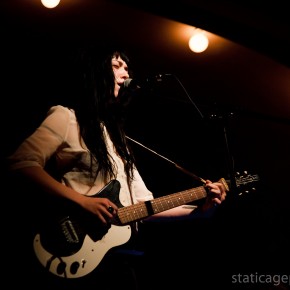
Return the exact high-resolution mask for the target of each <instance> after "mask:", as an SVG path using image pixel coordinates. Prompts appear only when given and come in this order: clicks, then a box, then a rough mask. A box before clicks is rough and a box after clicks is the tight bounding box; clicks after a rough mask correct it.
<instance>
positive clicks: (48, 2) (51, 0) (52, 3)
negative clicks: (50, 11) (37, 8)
mask: <svg viewBox="0 0 290 290" xmlns="http://www.w3.org/2000/svg"><path fill="white" fill-rule="evenodd" d="M59 2H60V0H41V3H42V5H43V6H45V7H46V8H54V7H56V6H57V5H58V4H59Z"/></svg>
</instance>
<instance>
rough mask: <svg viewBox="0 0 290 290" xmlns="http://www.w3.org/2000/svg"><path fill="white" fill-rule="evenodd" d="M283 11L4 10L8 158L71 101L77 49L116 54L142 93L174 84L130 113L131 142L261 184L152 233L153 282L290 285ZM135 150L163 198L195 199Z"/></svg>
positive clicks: (289, 45)
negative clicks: (211, 38)
mask: <svg viewBox="0 0 290 290" xmlns="http://www.w3.org/2000/svg"><path fill="white" fill-rule="evenodd" d="M135 2H138V3H137V4H136V3H135ZM280 2H281V1H275V3H271V5H270V4H269V5H268V4H266V3H264V2H262V1H255V4H253V3H252V2H250V1H249V2H247V1H235V3H234V4H233V3H228V2H227V1H219V3H216V1H202V3H201V1H185V0H182V1H178V3H166V4H164V3H163V1H162V2H161V1H149V0H148V1H93V0H87V1H74V2H70V1H68V0H63V1H61V3H60V5H59V7H57V8H55V9H52V10H49V9H46V8H44V7H42V5H41V3H40V1H20V0H17V1H16V0H14V1H6V2H1V4H0V12H1V15H0V16H1V28H0V31H1V72H2V74H1V75H2V77H1V80H2V81H1V94H2V98H1V102H2V114H1V118H2V122H1V124H2V128H1V131H2V136H3V138H2V142H1V145H2V149H1V158H5V157H6V156H7V155H9V154H10V153H11V152H13V150H15V148H16V147H17V145H18V144H19V142H20V141H22V139H23V138H24V137H26V136H27V135H28V134H30V133H31V132H32V131H33V130H34V129H35V128H36V126H37V125H38V124H39V122H40V121H41V120H42V119H43V117H44V115H45V113H46V111H47V109H48V107H49V106H50V105H52V104H56V103H60V102H61V101H62V100H64V99H65V98H69V95H70V89H71V86H70V85H71V83H70V73H71V67H70V65H71V63H70V61H71V56H72V54H73V53H74V52H75V51H76V50H77V49H78V48H79V47H82V46H83V45H86V44H89V43H92V42H94V43H98V42H103V41H107V42H110V41H113V42H120V43H121V44H122V45H123V46H124V47H126V49H127V51H128V52H129V54H130V56H131V58H132V59H133V61H134V63H135V68H134V69H135V75H136V78H137V79H140V80H141V79H145V78H146V77H148V76H152V75H156V74H159V73H160V74H162V75H164V74H165V76H164V77H163V78H162V80H161V81H160V82H153V83H152V86H151V88H150V90H149V91H146V92H145V93H146V94H143V93H140V95H138V97H137V98H136V100H135V101H134V103H133V104H132V107H131V108H132V110H131V111H130V113H129V116H128V120H129V122H128V128H127V129H128V135H129V136H130V137H132V138H134V139H136V140H137V141H139V142H141V143H143V144H144V145H146V146H149V147H150V148H151V149H152V150H154V151H156V152H158V153H159V154H161V155H162V156H165V157H166V158H168V159H169V160H170V161H173V163H177V164H178V165H180V166H182V167H184V168H186V169H187V170H189V171H191V172H193V173H195V174H197V175H198V176H200V177H202V178H205V179H206V178H210V179H212V180H217V179H219V178H220V177H225V178H226V179H228V180H229V179H232V178H233V174H234V173H235V172H241V173H242V174H244V173H243V171H244V170H246V171H248V173H249V174H250V176H252V175H254V176H257V175H258V177H259V182H254V183H249V184H247V185H249V186H246V187H245V188H244V187H243V188H241V190H242V191H243V194H242V195H239V192H240V189H238V190H234V188H233V190H232V191H231V192H230V193H229V195H228V199H227V201H226V202H225V203H224V205H223V206H222V207H221V208H219V209H218V212H217V216H216V218H215V219H214V220H211V221H208V220H206V221H202V222H201V221H199V222H197V223H190V224H187V223H186V224H183V225H182V226H181V224H179V223H177V224H176V225H175V224H173V225H170V226H169V225H155V226H149V227H145V228H144V231H145V233H147V235H144V243H145V244H146V246H148V248H150V250H151V253H152V256H153V257H154V258H155V256H154V255H155V254H158V255H157V257H158V262H153V263H152V264H151V265H150V266H152V267H153V269H154V275H153V277H156V278H159V277H160V278H161V279H160V281H162V282H160V283H164V284H163V285H166V286H167V285H170V283H171V280H170V281H169V282H168V277H170V278H171V277H174V280H176V281H178V282H179V283H181V285H183V286H186V287H187V286H190V285H195V284H196V285H199V284H200V287H201V285H202V284H204V285H207V283H208V281H209V280H210V281H212V282H213V284H214V285H217V284H219V283H220V282H221V281H223V282H225V283H226V284H228V285H230V287H232V288H233V284H232V283H231V276H232V275H233V274H236V273H255V272H258V273H270V274H277V275H282V274H288V275H289V266H288V264H289V238H288V232H289V221H290V219H289V212H290V208H289V202H290V198H289V194H290V191H289V186H288V181H289V161H290V156H289V148H290V130H289V129H290V128H289V127H290V118H289V116H290V86H289V83H290V82H289V81H290V68H289V65H290V61H289V56H288V52H289V49H290V39H289V35H290V34H289V33H290V25H289V17H288V16H287V9H286V7H285V4H283V3H282V2H281V3H280ZM183 24H184V25H185V24H186V25H192V26H197V27H200V28H203V29H205V30H207V31H209V32H211V33H214V34H217V35H218V37H220V40H221V43H222V44H219V46H218V47H214V45H212V46H211V43H210V46H209V48H208V50H207V51H206V52H204V53H203V54H200V55H197V54H193V53H192V52H190V51H189V50H188V48H187V46H186V45H187V44H186V42H185V41H184V43H182V42H180V41H179V40H177V39H176V38H175V36H174V30H173V27H175V25H177V26H178V25H183ZM132 146H133V147H134V150H135V152H136V156H137V163H138V166H139V169H140V171H141V174H142V175H143V177H144V180H145V181H146V183H147V185H148V187H149V188H150V189H151V190H152V191H153V192H154V194H155V196H156V197H157V196H161V195H164V194H169V193H173V192H177V191H180V190H183V189H187V188H191V187H193V186H195V185H196V182H195V181H194V180H192V178H191V177H189V176H187V175H185V174H184V173H182V172H180V171H179V170H177V169H176V167H175V166H174V165H173V164H172V162H168V161H166V160H165V159H164V158H160V157H158V156H157V155H154V154H152V153H150V152H149V151H146V150H144V149H142V148H141V147H139V146H138V145H135V144H133V145H132ZM4 176H5V175H4ZM232 185H233V184H232ZM252 185H254V186H255V187H256V190H255V191H253V190H250V189H251V187H252ZM8 186H9V188H11V187H12V188H13V184H9V185H8ZM248 189H249V190H250V192H248V193H247V192H245V191H246V190H248ZM22 193H25V194H27V193H26V192H25V189H23V192H22ZM8 207H9V205H8ZM17 221H18V222H19V220H18V219H17ZM17 224H18V223H17ZM20 224H21V223H20ZM21 229H23V228H22V227H21ZM20 240H21V239H20ZM170 263H173V264H174V265H172V266H171V265H170V266H169V264H170ZM183 263H192V267H189V269H190V270H188V271H187V270H186V268H185V267H183V266H181V264H183ZM194 272H195V273H196V277H197V278H196V277H195V276H194ZM184 277H185V278H184ZM248 286H249V285H240V287H241V288H240V289H248V288H247V287H248ZM255 286H257V287H259V286H261V285H255ZM262 286H263V285H262ZM264 286H265V285H264ZM205 287H206V286H205Z"/></svg>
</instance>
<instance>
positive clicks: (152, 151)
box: [126, 136, 206, 184]
mask: <svg viewBox="0 0 290 290" xmlns="http://www.w3.org/2000/svg"><path fill="white" fill-rule="evenodd" d="M126 138H127V139H128V140H130V141H132V142H134V143H136V144H137V145H139V146H141V147H142V148H145V149H146V150H148V151H149V152H151V153H153V154H155V155H157V156H158V157H161V158H162V159H165V160H166V161H168V162H170V163H171V164H173V165H174V166H175V167H176V168H177V169H178V170H180V171H182V172H183V173H185V174H187V175H189V176H191V177H193V178H194V179H195V180H198V181H201V182H202V183H204V184H205V183H206V181H205V179H203V178H201V177H199V176H197V175H196V174H194V173H192V172H190V171H188V170H186V169H184V168H183V167H181V166H180V165H178V164H176V163H175V162H173V161H171V160H170V159H168V158H167V157H165V156H163V155H161V154H159V153H157V152H156V151H154V150H152V149H150V148H149V147H146V146H145V145H143V144H142V143H140V142H138V141H136V140H134V139H133V138H131V137H129V136H126Z"/></svg>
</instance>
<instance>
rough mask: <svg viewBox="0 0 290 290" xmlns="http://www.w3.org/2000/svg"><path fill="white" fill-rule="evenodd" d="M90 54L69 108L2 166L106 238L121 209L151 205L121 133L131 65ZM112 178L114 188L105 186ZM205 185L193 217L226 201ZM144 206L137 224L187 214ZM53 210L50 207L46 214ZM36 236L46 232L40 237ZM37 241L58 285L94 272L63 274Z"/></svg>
mask: <svg viewBox="0 0 290 290" xmlns="http://www.w3.org/2000/svg"><path fill="white" fill-rule="evenodd" d="M91 52H93V51H89V52H87V53H86V54H83V56H82V62H81V63H82V69H81V70H80V72H81V76H82V82H80V83H81V84H82V86H81V87H79V89H80V90H76V94H79V98H78V100H77V102H75V103H74V104H73V102H72V104H71V106H70V107H66V106H63V105H56V106H53V107H51V108H50V109H49V111H48V114H47V116H46V118H45V119H44V121H43V122H42V123H41V124H40V126H39V127H38V128H37V129H36V130H35V132H34V133H33V134H32V135H31V136H29V137H28V138H27V139H26V140H24V141H23V143H22V144H21V145H20V146H19V147H18V149H17V150H16V151H15V153H14V154H12V155H11V156H10V157H9V166H10V169H11V170H12V171H14V172H17V174H18V175H20V176H21V177H22V178H24V179H25V180H27V181H28V182H29V183H30V184H34V185H36V186H37V188H39V189H41V191H42V192H44V193H46V194H47V195H48V196H51V197H56V198H57V200H59V198H61V200H66V201H68V202H69V203H70V204H73V205H77V206H78V208H81V209H82V210H84V211H83V212H82V214H81V215H82V216H84V215H86V214H85V213H89V218H88V219H86V220H85V221H86V222H87V221H88V222H90V220H94V219H97V223H98V222H100V223H101V224H102V227H103V229H104V236H106V238H107V237H110V235H111V232H110V231H112V227H111V224H114V222H117V223H119V222H120V215H119V213H120V207H121V206H122V207H127V206H129V205H131V204H138V203H144V202H145V201H148V200H152V199H153V198H154V196H153V194H152V192H151V191H150V190H149V189H148V188H147V187H146V185H145V183H144V181H143V180H142V177H141V176H140V174H139V172H138V169H137V168H136V166H135V160H134V156H133V153H132V151H131V149H130V146H129V144H127V139H126V134H125V132H124V120H125V118H124V117H125V112H126V111H125V109H126V105H127V104H128V101H129V99H130V92H129V91H128V90H126V89H125V88H124V85H123V84H124V82H125V80H126V79H128V78H129V77H132V74H131V72H130V70H129V69H130V61H129V59H128V57H127V56H126V55H125V54H124V53H123V52H121V51H119V50H110V51H108V52H106V53H103V52H100V51H95V52H93V53H91ZM96 52H97V53H96ZM112 181H114V184H113V187H112V188H111V185H112ZM205 187H206V188H207V190H208V194H207V195H206V198H205V200H204V203H203V204H202V206H201V209H200V212H206V211H208V210H209V209H211V208H213V207H214V206H215V205H217V204H220V203H221V202H222V201H223V200H224V199H225V197H226V190H225V186H224V184H222V183H220V182H214V183H213V182H211V181H209V180H207V181H205ZM107 189H109V190H107ZM104 193H105V194H104ZM96 194H97V195H96ZM92 196H93V197H94V198H92ZM148 205H149V204H148V203H146V207H147V210H148V213H149V214H148V215H149V216H148V217H147V215H145V216H144V218H143V216H141V218H136V221H137V220H140V219H143V220H145V217H146V220H148V221H149V220H155V219H156V220H157V219H162V220H164V219H167V218H170V219H172V218H185V219H186V218H192V217H193V216H194V210H193V208H189V207H183V205H179V206H175V207H173V208H172V209H168V210H161V212H159V213H157V214H154V211H152V208H150V205H149V207H148ZM54 209H55V207H54V206H53V211H54ZM62 211H63V212H64V211H65V207H63V208H60V212H62ZM48 222H49V221H48ZM69 222H71V221H69ZM121 222H122V221H121ZM131 226H132V227H131V228H132V229H133V232H135V230H136V231H137V227H134V224H133V223H132V224H131ZM113 229H115V228H114V227H113ZM73 230H75V228H73ZM66 231H68V232H69V229H68V228H66ZM122 234H123V233H122ZM112 235H114V234H112ZM116 235H117V236H118V235H119V233H117V234H116ZM124 235H125V237H124V238H123V239H124V240H122V239H121V240H120V241H117V242H116V243H117V245H120V244H126V242H127V241H128V240H130V241H131V240H132V236H133V235H131V230H129V231H128V232H125V233H124ZM102 236H103V233H102V235H101V237H97V238H96V240H100V239H102ZM43 237H45V235H43V236H42V237H41V238H43ZM38 238H39V237H38ZM38 238H36V239H35V240H34V247H35V248H36V249H37V250H36V251H40V252H41V253H40V254H39V255H40V256H41V257H38V258H39V260H40V262H41V263H42V264H43V266H45V267H47V268H48V270H50V271H52V272H53V274H55V275H54V276H60V277H62V278H61V279H58V278H57V279H56V280H57V282H59V283H63V281H62V280H66V281H67V279H63V277H68V276H70V275H71V276H73V277H74V275H75V276H78V273H81V274H79V276H80V277H78V278H80V279H68V280H69V282H68V283H71V284H72V285H77V283H78V282H77V280H83V277H88V276H91V275H92V273H91V272H95V268H99V264H98V262H93V265H92V266H91V265H90V266H89V267H91V268H89V269H88V270H86V265H85V263H84V265H77V267H76V269H73V270H68V268H67V263H68V262H66V263H61V262H60V260H61V259H60V258H59V257H57V261H56V260H55V256H54V255H53V254H51V255H48V257H47V256H45V253H44V252H45V251H44V249H43V248H46V249H47V248H49V249H51V248H54V247H55V245H54V244H53V243H52V244H51V242H49V241H48V242H47V244H46V245H44V246H43V244H45V243H44V242H43V240H42V244H40V243H39V241H38ZM70 238H72V237H70ZM105 240H106V239H105ZM73 242H75V243H77V242H76V241H73ZM110 243H111V242H110V241H109V242H108V249H106V250H103V254H104V256H105V257H104V259H103V258H100V260H101V261H99V263H100V265H102V266H103V264H104V263H107V262H106V260H107V252H111V248H113V247H114V246H115V244H114V242H112V245H111V244H110ZM81 246H82V247H84V246H83V245H81ZM57 250H59V249H58V248H57ZM77 250H79V248H78V249H77ZM48 252H49V251H48ZM43 256H45V258H43ZM60 256H65V255H64V254H63V255H62V254H60ZM63 258H64V257H63ZM94 259H95V258H94ZM103 260H104V261H103ZM54 264H55V265H56V266H55V265H54ZM89 264H90V263H89ZM96 264H97V265H96ZM53 267H55V268H53ZM79 267H80V268H79ZM59 268H62V269H59ZM82 268H84V269H85V270H84V272H81V270H80V269H82ZM87 272H88V273H87ZM76 273H77V274H76ZM87 274H89V275H87ZM53 279H54V278H52V280H53ZM59 280H60V281H59ZM93 280H94V281H95V283H96V285H98V283H100V281H99V280H98V279H94V278H92V281H93ZM105 280H106V279H105ZM71 281H72V282H71ZM72 285H71V286H72ZM107 286H108V285H107ZM107 289H108V287H107Z"/></svg>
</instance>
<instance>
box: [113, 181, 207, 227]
mask: <svg viewBox="0 0 290 290" xmlns="http://www.w3.org/2000/svg"><path fill="white" fill-rule="evenodd" d="M205 196H206V190H205V188H204V187H203V186H200V187H196V188H193V189H188V190H184V191H181V192H179V193H172V194H169V195H167V196H162V197H159V198H155V199H153V200H151V201H150V204H151V206H152V210H153V212H154V214H156V213H159V212H162V211H165V210H168V209H171V208H174V207H177V206H180V205H183V204H186V203H189V202H192V201H194V200H197V199H201V198H203V197H205ZM148 215H149V213H148V210H147V207H146V204H145V202H141V203H137V204H132V205H129V206H126V207H123V208H119V210H118V217H119V220H120V222H121V223H122V224H127V223H130V222H132V221H137V220H141V219H143V218H145V217H147V216H148Z"/></svg>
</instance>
